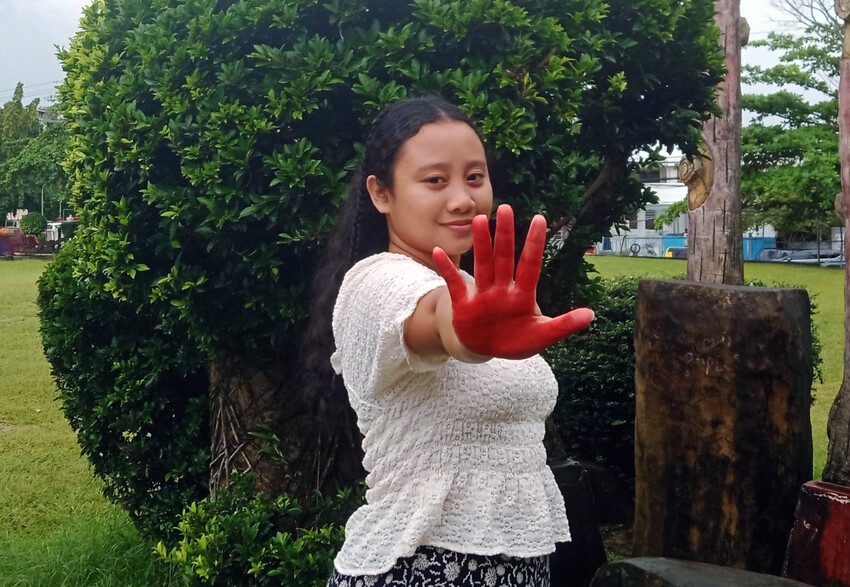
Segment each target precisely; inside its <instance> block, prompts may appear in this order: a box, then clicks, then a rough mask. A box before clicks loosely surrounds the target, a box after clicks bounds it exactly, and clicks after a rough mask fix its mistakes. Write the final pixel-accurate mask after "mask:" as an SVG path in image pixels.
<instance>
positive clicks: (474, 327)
mask: <svg viewBox="0 0 850 587" xmlns="http://www.w3.org/2000/svg"><path fill="white" fill-rule="evenodd" d="M472 238H473V241H472V242H473V245H472V247H473V253H474V255H475V286H474V287H473V286H471V285H470V284H467V282H466V280H464V278H463V276H462V275H461V273H460V271H458V269H457V267H455V266H454V264H453V263H452V262H451V260H450V259H449V257H448V255H447V254H446V253H445V251H443V250H442V249H440V248H439V247H435V248H434V252H433V258H434V262H435V263H436V265H437V270H438V271H439V272H440V275H442V276H443V278H444V279H445V280H446V285H447V286H448V290H449V295H450V296H451V299H452V312H453V319H452V326H453V327H454V329H455V333H456V334H457V337H458V339H459V340H460V342H461V343H463V345H464V346H465V347H466V348H467V349H468V350H469V351H471V352H473V353H476V354H479V355H484V356H488V357H501V358H505V359H524V358H527V357H530V356H533V355H535V354H537V353H539V352H540V351H542V350H543V349H545V348H546V347H548V346H550V345H552V344H554V343H556V342H558V341H559V340H561V339H562V338H565V337H567V336H569V335H570V334H573V333H575V332H578V331H579V330H581V329H583V328H585V327H586V326H587V325H588V324H590V322H591V321H592V320H593V317H594V314H593V310H591V309H589V308H579V309H576V310H573V311H571V312H567V313H566V314H562V315H561V316H557V317H555V318H549V317H547V316H542V315H541V314H540V311H539V309H538V308H537V281H538V279H539V278H540V269H541V267H542V264H543V250H544V248H545V246H546V220H545V219H544V218H543V216H540V215H537V216H535V217H534V218H533V219H532V221H531V226H530V227H529V229H528V237H527V238H526V241H525V247H524V248H523V250H522V255H521V256H520V260H519V263H518V264H517V267H516V275H514V213H513V210H512V209H511V207H510V206H508V205H502V206H499V209H498V210H497V212H496V242H495V246H494V245H492V244H491V241H490V230H489V225H488V220H487V217H486V216H484V215H479V216H476V217H475V218H474V219H473V221H472Z"/></svg>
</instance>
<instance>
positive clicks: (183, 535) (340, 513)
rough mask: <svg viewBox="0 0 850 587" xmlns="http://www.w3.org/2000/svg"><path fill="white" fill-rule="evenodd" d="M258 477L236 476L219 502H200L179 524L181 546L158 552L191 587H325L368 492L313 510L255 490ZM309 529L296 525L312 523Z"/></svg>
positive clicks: (344, 494) (342, 495) (317, 500)
mask: <svg viewBox="0 0 850 587" xmlns="http://www.w3.org/2000/svg"><path fill="white" fill-rule="evenodd" d="M254 482H255V479H254V477H253V476H252V475H236V476H235V477H234V478H233V480H232V482H231V486H230V487H228V488H227V489H225V490H223V491H222V492H221V493H219V494H218V495H217V496H216V499H215V501H210V500H209V499H205V500H203V501H200V502H198V503H192V504H191V505H190V506H189V507H188V508H187V509H186V511H184V512H183V516H182V518H181V520H180V522H179V524H178V528H179V537H178V538H179V541H176V543H174V544H169V545H166V543H165V542H160V543H159V544H157V546H156V552H157V554H158V555H159V556H160V558H161V559H162V560H165V561H167V562H169V563H171V564H173V565H174V566H175V567H176V568H177V569H178V570H179V571H180V573H181V575H182V576H183V578H184V579H185V582H186V584H188V585H221V586H223V587H229V586H231V585H269V586H272V585H291V586H293V587H294V586H296V585H297V586H298V587H324V585H325V583H326V582H327V580H328V578H329V577H330V576H331V573H332V572H333V560H334V557H335V556H336V553H337V551H339V549H340V548H341V547H342V543H343V541H344V539H345V529H344V527H343V524H344V521H345V519H347V518H348V516H349V515H350V514H351V513H352V512H353V510H354V509H355V508H356V507H357V506H358V505H359V504H360V503H361V502H362V500H363V486H359V487H357V488H356V489H348V490H341V491H339V492H338V493H337V495H336V496H335V497H333V498H323V497H322V496H321V495H319V494H316V495H315V496H314V499H313V500H312V501H311V502H309V503H307V504H304V505H302V504H300V503H298V502H297V501H296V500H294V499H292V498H291V497H289V496H288V495H281V496H279V497H276V498H274V499H272V498H270V497H268V496H266V495H265V494H262V493H259V494H257V493H255V492H254ZM305 510H306V511H307V512H308V514H309V515H308V516H307V517H306V519H307V523H306V524H305V525H304V527H295V526H294V524H293V520H295V519H305V517H304V516H303V513H304V511H305Z"/></svg>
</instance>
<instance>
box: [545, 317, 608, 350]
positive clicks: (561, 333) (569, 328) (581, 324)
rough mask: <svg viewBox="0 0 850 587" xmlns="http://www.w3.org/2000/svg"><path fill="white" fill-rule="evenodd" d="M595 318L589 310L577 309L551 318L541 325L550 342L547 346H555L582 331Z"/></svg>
mask: <svg viewBox="0 0 850 587" xmlns="http://www.w3.org/2000/svg"><path fill="white" fill-rule="evenodd" d="M595 317H596V314H595V313H594V312H593V310H591V309H590V308H577V309H575V310H572V311H570V312H567V313H566V314H561V315H560V316H556V317H555V318H552V319H551V320H549V321H548V322H546V323H545V324H543V326H544V327H545V329H546V338H548V339H550V340H551V341H552V342H550V343H549V344H555V343H556V342H558V341H559V340H561V339H562V338H566V337H567V336H569V335H571V334H575V333H576V332H578V331H580V330H584V329H585V328H587V327H588V325H589V324H590V323H591V322H593V320H594V318H595Z"/></svg>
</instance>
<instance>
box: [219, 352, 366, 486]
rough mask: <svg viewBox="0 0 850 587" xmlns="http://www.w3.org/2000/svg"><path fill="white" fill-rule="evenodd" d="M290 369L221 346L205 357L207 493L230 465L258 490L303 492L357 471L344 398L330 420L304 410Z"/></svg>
mask: <svg viewBox="0 0 850 587" xmlns="http://www.w3.org/2000/svg"><path fill="white" fill-rule="evenodd" d="M295 387H296V385H295V384H294V383H293V377H292V376H291V373H290V372H289V369H287V368H285V367H284V366H283V365H282V363H275V362H267V363H262V362H259V361H246V360H244V359H239V358H236V357H234V356H228V355H224V354H221V355H219V356H218V357H217V358H216V360H215V361H213V362H212V363H211V365H210V420H211V421H210V435H211V454H210V457H211V458H210V495H211V496H212V498H213V499H215V496H216V493H217V492H218V490H219V489H221V488H222V487H224V486H226V485H227V484H228V483H229V482H230V476H231V474H232V473H234V472H238V473H248V472H250V473H254V474H255V475H256V476H257V484H256V485H257V490H259V491H263V492H265V493H268V494H270V495H280V494H281V493H284V492H286V493H289V494H290V495H292V496H294V497H297V498H301V499H303V498H306V497H309V496H310V495H311V494H312V492H313V491H314V490H316V489H319V490H323V492H325V493H329V494H334V493H336V490H337V489H338V488H339V487H342V486H346V485H350V484H351V483H354V482H356V481H358V480H360V479H362V478H363V476H364V473H363V470H362V464H361V461H362V452H361V450H360V437H359V433H358V432H357V427H356V421H355V417H354V414H353V412H352V410H351V408H350V407H349V406H348V404H347V402H346V404H345V405H343V406H341V407H339V412H340V413H339V414H338V417H336V418H335V419H334V424H333V426H323V425H322V424H321V423H319V422H317V421H316V420H315V419H314V418H312V417H311V416H310V411H309V409H308V407H307V406H305V405H304V402H303V401H302V399H301V398H300V397H299V394H298V392H297V389H295Z"/></svg>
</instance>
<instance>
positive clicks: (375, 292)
mask: <svg viewBox="0 0 850 587" xmlns="http://www.w3.org/2000/svg"><path fill="white" fill-rule="evenodd" d="M443 285H445V281H444V280H443V278H442V277H440V275H438V274H437V273H435V272H434V271H432V270H431V269H429V268H428V267H425V266H424V265H421V264H419V263H417V262H416V261H414V260H412V259H410V258H409V257H406V256H404V255H399V254H394V253H381V254H379V255H374V256H372V257H369V258H367V259H364V260H363V261H360V262H359V263H357V264H356V265H355V266H354V267H352V268H351V269H350V270H349V271H348V273H346V275H345V278H344V279H343V283H342V286H341V287H340V291H339V295H338V296H337V301H336V305H335V307H334V314H333V333H334V341H335V344H336V351H335V352H334V354H333V356H332V357H331V363H332V365H333V367H334V370H335V371H336V372H337V373H340V374H342V377H343V381H344V382H345V386H346V388H348V390H349V393H353V394H354V395H355V396H356V397H358V398H360V399H365V400H367V401H368V399H369V398H375V397H376V396H378V395H380V394H381V392H383V391H386V390H388V389H389V388H391V387H392V386H393V385H394V384H396V383H397V382H398V381H399V379H400V378H402V377H404V376H405V375H409V374H410V373H423V372H428V371H435V370H437V369H439V368H440V367H441V366H442V365H443V364H444V363H445V361H446V360H447V359H448V357H447V356H442V357H424V356H421V355H417V354H415V353H413V352H412V351H411V350H410V349H409V348H408V347H407V345H406V344H405V341H404V323H405V321H406V320H407V319H408V318H409V317H410V316H411V315H412V314H413V311H414V310H415V309H416V305H417V304H418V303H419V300H420V299H422V297H423V296H424V295H425V294H427V293H428V292H430V291H433V290H434V289H436V288H438V287H440V286H443Z"/></svg>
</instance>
